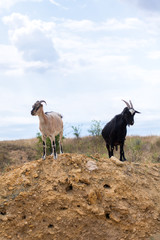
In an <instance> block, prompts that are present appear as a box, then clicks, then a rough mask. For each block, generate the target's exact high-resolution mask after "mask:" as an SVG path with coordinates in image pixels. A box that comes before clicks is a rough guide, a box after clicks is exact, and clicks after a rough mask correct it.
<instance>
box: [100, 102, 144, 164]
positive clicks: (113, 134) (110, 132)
mask: <svg viewBox="0 0 160 240" xmlns="http://www.w3.org/2000/svg"><path fill="white" fill-rule="evenodd" d="M122 101H124V100H122ZM124 102H125V103H126V105H127V107H125V108H124V109H123V111H122V113H121V114H118V115H116V116H115V117H114V118H113V119H112V120H111V121H110V122H108V123H107V124H106V125H105V127H104V128H103V130H102V136H103V138H104V140H105V142H106V147H107V150H108V155H109V157H111V156H113V150H114V147H116V149H117V146H118V145H120V161H126V158H125V155H124V150H123V147H124V141H125V137H126V134H127V125H128V126H130V125H133V124H134V115H135V113H140V112H138V111H136V110H134V108H133V104H132V102H131V101H130V104H129V103H128V102H126V101H124Z"/></svg>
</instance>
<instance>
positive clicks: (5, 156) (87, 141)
mask: <svg viewBox="0 0 160 240" xmlns="http://www.w3.org/2000/svg"><path fill="white" fill-rule="evenodd" d="M63 149H64V152H68V153H80V154H85V155H94V154H95V153H98V154H99V155H101V156H103V157H108V154H107V149H106V147H105V142H104V140H103V138H102V137H101V136H99V137H98V136H94V137H91V136H88V137H84V138H78V139H76V138H71V139H64V140H63ZM125 155H126V158H127V160H128V161H129V162H143V163H149V162H155V163H157V162H159V163H160V137H158V136H147V137H139V136H134V137H127V138H126V142H125ZM41 156H42V144H40V143H38V140H37V139H36V138H34V139H27V140H16V141H1V142H0V171H1V172H4V171H9V170H10V169H11V168H14V166H19V165H21V164H23V163H25V162H28V161H32V160H35V159H39V158H40V157H41ZM115 156H116V157H117V158H119V149H118V151H115Z"/></svg>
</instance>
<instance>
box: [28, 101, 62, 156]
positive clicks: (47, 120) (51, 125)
mask: <svg viewBox="0 0 160 240" xmlns="http://www.w3.org/2000/svg"><path fill="white" fill-rule="evenodd" d="M43 102H44V103H45V104H46V102H45V101H44V100H41V101H37V102H36V103H35V104H34V105H33V106H32V111H31V115H32V116H38V117H39V129H40V131H41V133H42V140H43V157H42V158H43V159H44V160H45V158H46V138H47V137H49V138H50V140H51V145H52V154H51V155H54V159H56V158H57V154H56V144H55V136H57V135H58V134H59V147H60V153H63V149H62V144H61V141H62V137H63V121H62V115H61V114H59V113H56V112H46V113H44V111H43V105H42V103H43Z"/></svg>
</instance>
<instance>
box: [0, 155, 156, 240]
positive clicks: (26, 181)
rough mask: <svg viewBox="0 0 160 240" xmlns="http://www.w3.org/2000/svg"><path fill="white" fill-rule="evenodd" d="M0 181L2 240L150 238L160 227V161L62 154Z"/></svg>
mask: <svg viewBox="0 0 160 240" xmlns="http://www.w3.org/2000/svg"><path fill="white" fill-rule="evenodd" d="M0 183H1V184H0V240H6V239H11V240H18V239H21V240H38V239H43V240H69V239H73V240H124V239H128V240H141V239H145V240H146V239H150V237H149V236H152V234H154V233H158V232H159V231H160V190H159V188H160V165H158V164H157V165H156V164H152V165H151V164H150V165H147V164H145V165H142V164H138V163H121V162H120V161H119V160H117V159H115V158H112V159H102V158H99V156H98V155H97V156H94V158H92V157H91V156H90V157H87V156H85V155H78V154H62V155H61V156H59V157H58V160H53V159H52V158H51V157H48V158H47V159H46V160H45V161H43V160H37V161H33V162H29V163H25V164H24V165H23V166H22V167H21V168H17V169H14V170H12V171H10V172H8V173H6V174H5V175H3V176H0ZM152 239H153V238H152Z"/></svg>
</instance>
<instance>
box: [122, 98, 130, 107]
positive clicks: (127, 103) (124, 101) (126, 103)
mask: <svg viewBox="0 0 160 240" xmlns="http://www.w3.org/2000/svg"><path fill="white" fill-rule="evenodd" d="M122 101H123V102H125V104H126V105H127V107H128V108H129V109H130V108H131V107H130V105H129V103H128V102H126V101H125V100H123V99H122Z"/></svg>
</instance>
